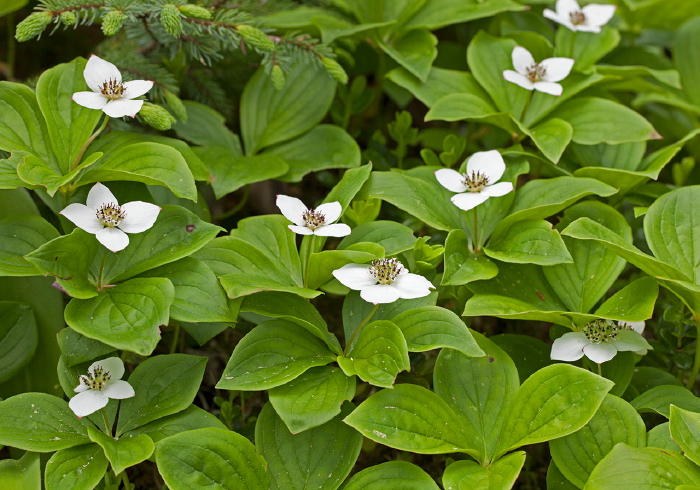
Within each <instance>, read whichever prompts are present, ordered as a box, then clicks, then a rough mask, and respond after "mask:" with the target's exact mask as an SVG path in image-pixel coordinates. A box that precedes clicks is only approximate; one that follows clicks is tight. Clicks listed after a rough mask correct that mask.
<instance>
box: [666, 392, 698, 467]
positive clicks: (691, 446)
mask: <svg viewBox="0 0 700 490" xmlns="http://www.w3.org/2000/svg"><path fill="white" fill-rule="evenodd" d="M670 422H671V426H670V428H671V437H673V440H674V441H676V442H677V443H678V445H679V446H680V447H681V448H682V449H683V454H685V456H686V457H687V458H688V459H689V460H691V461H692V462H693V463H695V464H698V462H700V414H699V413H697V412H688V411H687V410H683V409H682V408H678V407H676V406H674V405H671V419H670Z"/></svg>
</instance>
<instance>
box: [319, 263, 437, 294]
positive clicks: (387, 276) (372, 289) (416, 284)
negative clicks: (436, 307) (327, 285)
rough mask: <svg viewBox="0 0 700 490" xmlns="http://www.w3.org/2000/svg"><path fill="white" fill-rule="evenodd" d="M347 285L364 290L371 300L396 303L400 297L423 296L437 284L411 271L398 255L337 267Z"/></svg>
mask: <svg viewBox="0 0 700 490" xmlns="http://www.w3.org/2000/svg"><path fill="white" fill-rule="evenodd" d="M333 275H334V276H335V278H336V279H338V281H340V282H341V283H342V284H343V285H344V286H346V287H348V288H350V289H354V290H356V291H360V297H361V298H362V299H364V300H365V301H368V302H370V303H374V304H379V303H393V302H394V301H396V300H397V299H399V298H402V299H414V298H422V297H423V296H427V295H429V294H430V290H431V289H435V286H433V284H432V283H431V282H430V281H428V280H427V279H426V278H425V277H423V276H419V275H418V274H411V273H410V272H408V269H406V268H405V267H404V266H403V264H401V262H399V261H398V260H396V259H379V260H373V261H372V265H371V266H367V265H362V264H347V265H344V266H343V267H341V268H340V269H336V270H334V271H333Z"/></svg>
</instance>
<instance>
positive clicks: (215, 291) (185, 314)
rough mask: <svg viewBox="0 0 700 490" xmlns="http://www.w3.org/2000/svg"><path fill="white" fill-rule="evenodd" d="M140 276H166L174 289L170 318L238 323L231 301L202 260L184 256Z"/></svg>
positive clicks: (186, 320) (184, 320) (188, 320)
mask: <svg viewBox="0 0 700 490" xmlns="http://www.w3.org/2000/svg"><path fill="white" fill-rule="evenodd" d="M140 277H164V278H166V279H168V280H170V282H171V283H173V286H174V287H175V299H174V300H173V304H172V305H171V306H170V318H171V319H173V320H177V321H183V322H229V321H235V319H236V317H235V315H234V316H232V315H231V312H230V311H229V307H228V300H227V298H226V293H225V292H224V290H223V288H222V287H221V284H219V280H218V279H217V277H216V275H215V274H214V273H213V272H212V270H211V269H210V268H209V267H207V266H206V265H205V264H204V263H203V262H202V261H200V260H197V259H195V258H192V257H184V258H182V259H180V260H177V261H175V262H171V263H170V264H166V265H162V266H160V267H157V268H155V269H151V270H150V271H148V272H146V273H143V274H141V276H140Z"/></svg>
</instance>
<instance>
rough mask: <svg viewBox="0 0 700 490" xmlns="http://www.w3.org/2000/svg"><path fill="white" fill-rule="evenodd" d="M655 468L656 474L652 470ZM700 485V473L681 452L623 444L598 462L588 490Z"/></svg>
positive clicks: (645, 489) (647, 489)
mask: <svg viewBox="0 0 700 490" xmlns="http://www.w3.org/2000/svg"><path fill="white" fill-rule="evenodd" d="M650 468H654V471H649V469H650ZM683 484H689V485H696V486H697V485H700V470H699V469H698V467H697V466H695V465H694V464H693V463H691V462H690V461H688V460H687V459H685V458H684V457H683V456H681V455H680V454H679V453H676V452H673V451H669V450H666V449H657V448H651V447H646V448H633V447H630V446H628V445H626V444H623V443H620V444H618V445H617V446H615V447H614V448H613V450H612V451H611V452H610V453H608V455H607V456H606V457H605V458H603V460H602V461H601V462H600V463H598V466H596V467H595V469H594V470H593V472H592V473H591V476H590V478H589V479H588V483H587V484H586V490H603V489H609V488H613V487H614V488H636V489H638V490H652V489H656V488H676V487H677V486H678V485H683Z"/></svg>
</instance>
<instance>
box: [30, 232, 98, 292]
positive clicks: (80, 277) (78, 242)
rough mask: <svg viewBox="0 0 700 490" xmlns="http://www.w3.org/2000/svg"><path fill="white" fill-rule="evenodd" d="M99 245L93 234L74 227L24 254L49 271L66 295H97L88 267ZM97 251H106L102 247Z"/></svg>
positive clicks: (43, 270)
mask: <svg viewBox="0 0 700 490" xmlns="http://www.w3.org/2000/svg"><path fill="white" fill-rule="evenodd" d="M100 248H101V246H100V244H99V242H98V241H97V240H96V239H95V237H94V236H91V235H90V234H89V233H87V232H85V231H83V230H81V229H80V228H76V229H75V230H73V233H71V234H70V235H64V236H60V237H58V238H55V239H53V240H51V241H50V242H47V243H45V244H44V245H42V246H40V247H39V248H38V249H36V250H34V251H33V252H31V253H29V254H27V255H25V258H26V259H27V260H28V261H29V262H31V263H32V264H33V265H34V266H35V267H36V268H37V269H39V270H40V271H41V272H43V273H44V274H53V275H54V276H55V277H56V282H57V283H58V284H59V285H60V286H61V287H62V288H63V290H64V291H66V292H67V293H68V294H69V295H71V296H72V297H74V298H82V299H86V298H92V297H94V296H96V295H97V289H96V287H95V285H94V284H93V283H92V282H91V281H90V277H89V271H90V266H91V264H92V261H93V259H94V258H95V255H97V251H98V250H99V249H100ZM101 252H102V253H107V252H106V250H105V249H102V250H101Z"/></svg>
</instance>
